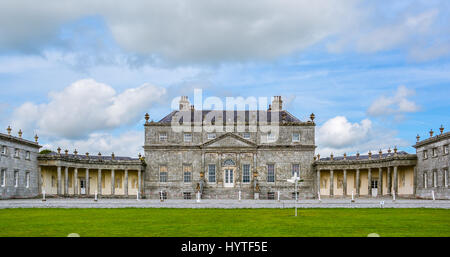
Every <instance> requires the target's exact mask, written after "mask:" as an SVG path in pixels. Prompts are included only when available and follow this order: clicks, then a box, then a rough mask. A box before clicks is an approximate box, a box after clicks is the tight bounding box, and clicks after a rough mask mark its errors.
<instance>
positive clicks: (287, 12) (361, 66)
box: [0, 0, 450, 156]
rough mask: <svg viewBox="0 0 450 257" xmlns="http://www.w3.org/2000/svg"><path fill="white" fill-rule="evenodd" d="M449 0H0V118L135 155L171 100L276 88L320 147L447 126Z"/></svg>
mask: <svg viewBox="0 0 450 257" xmlns="http://www.w3.org/2000/svg"><path fill="white" fill-rule="evenodd" d="M449 10H450V4H449V3H448V1H395V2H392V1H357V0H355V1H332V0H323V1H314V2H313V3H311V2H310V1H288V0H283V1H268V0H264V1H255V2H251V1H249V2H246V3H245V4H243V3H242V1H226V3H225V1H171V2H166V1H138V0H136V1H127V3H120V4H116V5H111V4H109V3H108V1H73V2H68V3H65V4H64V3H57V2H54V1H43V2H40V3H39V4H37V3H34V2H27V1H14V2H13V3H7V2H2V3H0V17H2V18H0V88H1V92H2V93H1V94H0V107H1V108H0V127H2V128H6V127H7V126H8V125H11V126H12V127H13V129H14V131H15V132H13V133H17V131H18V129H19V128H21V129H22V130H23V131H24V136H25V137H26V138H30V139H31V138H32V137H33V136H34V134H35V133H37V134H39V135H40V143H41V144H43V145H44V146H45V147H46V148H51V149H55V148H57V147H58V146H60V147H61V148H63V149H66V148H67V149H69V150H70V151H73V150H74V149H77V150H78V151H79V152H86V151H89V152H99V151H100V152H102V153H109V152H112V151H115V153H116V154H120V155H131V156H135V155H137V154H138V153H139V152H142V144H143V127H142V123H143V115H144V114H145V113H146V112H148V113H149V114H150V115H151V118H152V119H154V120H158V119H160V118H162V117H163V116H165V114H167V113H168V112H170V111H171V106H170V103H171V101H172V99H173V98H174V97H177V96H180V95H188V96H189V98H190V99H192V97H193V89H194V88H201V89H203V94H204V96H205V97H206V96H217V97H221V98H225V97H227V96H234V97H237V96H243V97H250V96H255V97H258V96H266V97H271V96H274V95H282V96H283V99H284V102H285V108H286V109H287V110H289V111H290V112H291V113H292V114H294V115H296V116H297V117H299V118H300V119H302V120H306V119H308V117H309V114H310V113H312V112H314V113H315V115H316V117H317V118H316V123H317V128H316V140H317V145H318V149H317V151H316V153H320V154H321V155H322V156H326V155H329V154H330V153H331V152H333V153H335V155H336V154H342V153H344V152H347V153H355V152H357V151H359V152H361V153H365V152H367V151H369V150H371V151H378V150H379V149H383V150H385V149H387V148H389V147H391V148H392V147H394V146H398V147H399V149H401V150H405V151H407V152H414V149H413V148H412V147H411V145H412V144H414V142H415V136H416V135H417V134H420V135H421V136H422V138H424V137H427V135H428V131H429V130H430V129H431V128H432V129H433V130H434V131H435V132H438V128H439V127H440V125H441V124H442V125H443V126H444V127H445V128H449V127H450V119H449V110H450V101H448V96H449V95H450V86H449V82H450V72H449V70H450V62H449V60H450V59H449V57H450V24H449V21H448V14H449Z"/></svg>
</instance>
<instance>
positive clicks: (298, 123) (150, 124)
mask: <svg viewBox="0 0 450 257" xmlns="http://www.w3.org/2000/svg"><path fill="white" fill-rule="evenodd" d="M190 125H191V127H193V126H202V125H201V123H196V122H191V123H190ZM220 125H221V126H223V127H225V126H231V125H234V126H235V127H237V126H239V125H240V126H242V125H245V126H250V125H253V126H255V125H256V126H270V125H279V126H307V127H315V126H316V123H314V122H311V121H306V122H304V121H302V122H279V123H276V122H273V123H270V122H269V123H260V122H257V123H256V124H255V123H249V122H243V123H232V124H227V123H223V124H220ZM170 126H172V124H171V123H158V122H154V121H152V122H147V123H145V124H144V127H170ZM180 126H183V125H180ZM184 126H188V125H184ZM204 126H205V125H204ZM207 126H219V124H215V125H211V124H207Z"/></svg>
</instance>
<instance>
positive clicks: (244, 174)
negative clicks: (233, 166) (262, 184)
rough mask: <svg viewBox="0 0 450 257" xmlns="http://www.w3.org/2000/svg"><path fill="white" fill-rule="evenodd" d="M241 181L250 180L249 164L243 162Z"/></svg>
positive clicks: (246, 181)
mask: <svg viewBox="0 0 450 257" xmlns="http://www.w3.org/2000/svg"><path fill="white" fill-rule="evenodd" d="M242 182H244V183H249V182H250V165H249V164H244V166H243V172H242Z"/></svg>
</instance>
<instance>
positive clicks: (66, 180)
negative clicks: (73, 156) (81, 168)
mask: <svg viewBox="0 0 450 257" xmlns="http://www.w3.org/2000/svg"><path fill="white" fill-rule="evenodd" d="M68 194H69V167H67V166H66V167H65V168H64V195H68Z"/></svg>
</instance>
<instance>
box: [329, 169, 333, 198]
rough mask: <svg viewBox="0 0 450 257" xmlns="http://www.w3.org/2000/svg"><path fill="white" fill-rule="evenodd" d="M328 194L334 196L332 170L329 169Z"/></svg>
mask: <svg viewBox="0 0 450 257" xmlns="http://www.w3.org/2000/svg"><path fill="white" fill-rule="evenodd" d="M330 196H334V172H333V170H330Z"/></svg>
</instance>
